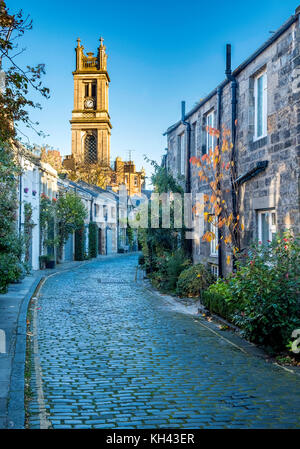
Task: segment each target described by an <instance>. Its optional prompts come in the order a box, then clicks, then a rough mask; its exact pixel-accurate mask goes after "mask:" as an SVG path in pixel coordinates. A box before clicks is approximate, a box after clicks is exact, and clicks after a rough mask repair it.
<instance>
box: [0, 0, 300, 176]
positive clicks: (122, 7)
mask: <svg viewBox="0 0 300 449" xmlns="http://www.w3.org/2000/svg"><path fill="white" fill-rule="evenodd" d="M6 2H7V6H8V7H9V8H10V11H11V12H15V11H17V10H19V9H23V10H24V13H29V14H30V15H31V18H32V19H33V30H32V31H30V32H28V33H27V34H26V35H25V36H24V37H23V38H22V44H21V46H22V47H26V48H27V51H26V53H23V54H22V55H21V56H20V57H19V62H20V63H25V64H30V65H34V64H38V63H45V64H46V71H47V75H46V77H45V79H44V82H45V85H47V86H48V87H49V88H50V89H51V99H50V100H47V101H41V103H42V106H43V110H42V111H39V112H34V113H33V114H32V118H33V119H34V120H39V122H40V128H41V129H43V131H45V132H46V133H47V134H49V136H48V137H47V138H46V139H41V138H39V137H38V136H36V135H34V134H32V133H31V132H29V131H28V130H26V134H27V136H28V138H29V139H30V141H31V143H33V142H36V143H38V144H44V143H48V144H49V145H50V146H52V147H54V148H57V149H60V151H61V153H62V154H64V155H65V154H70V153H71V133H70V124H69V120H70V118H71V111H72V108H73V79H72V71H73V70H74V64H75V51H74V48H75V46H76V39H77V38H78V37H80V38H81V41H82V44H83V45H84V47H85V51H94V52H95V51H96V49H97V47H98V45H99V38H100V36H103V37H104V44H105V45H106V48H107V53H108V72H109V75H110V78H111V84H110V97H109V98H110V115H111V121H112V125H113V129H112V137H111V158H114V157H116V156H121V157H123V159H126V158H128V150H133V153H132V156H133V159H134V160H135V161H136V164H137V168H140V167H141V166H142V165H144V166H145V167H146V170H147V174H150V169H148V168H149V166H148V165H147V164H146V163H145V161H144V160H143V155H144V154H146V155H147V156H148V157H150V158H151V159H156V160H157V161H159V160H160V158H161V155H162V154H163V153H164V148H165V147H166V138H165V137H164V136H163V135H162V133H163V132H164V131H165V130H166V128H167V127H168V126H170V125H171V124H173V123H174V122H176V121H177V120H178V119H179V118H180V102H181V100H185V101H186V103H187V110H189V109H191V108H192V107H193V106H194V104H195V103H196V102H197V101H199V99H200V98H203V97H204V96H205V95H206V94H208V93H209V92H210V91H211V90H212V89H213V88H214V87H216V85H217V84H218V83H219V82H221V81H222V80H223V79H224V65H225V46H226V43H231V44H232V49H233V54H232V66H233V68H234V67H237V66H238V65H239V64H240V63H241V62H242V61H243V60H244V59H246V58H247V57H248V56H249V55H250V54H251V53H252V52H253V51H255V50H256V48H257V47H259V46H260V45H261V44H262V43H263V42H264V41H265V40H267V39H268V38H269V37H270V31H274V30H276V29H277V28H278V27H280V26H281V25H282V23H283V22H285V21H286V20H287V19H288V18H289V17H290V16H291V15H292V14H294V11H295V9H296V7H297V6H298V2H297V1H292V0H284V1H283V0H251V1H233V0H227V1H218V0H214V1H213V2H208V1H202V0H201V1H200V0H198V1H197V0H190V1H189V2H187V3H185V2H182V1H177V0H172V1H170V0H160V1H158V0H151V1H144V0H140V1H136V0H128V1H122V0H107V1H104V0H102V1H99V0H97V1H95V0H85V1H84V2H82V0H80V1H78V0H72V1H71V0H63V1H56V0H52V1H45V2H42V1H41V0H30V1H29V2H25V1H24V0H23V1H21V0H11V1H10V0H7V1H6ZM39 100H41V99H40V98H39Z"/></svg>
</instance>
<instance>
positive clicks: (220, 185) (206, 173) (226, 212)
mask: <svg viewBox="0 0 300 449" xmlns="http://www.w3.org/2000/svg"><path fill="white" fill-rule="evenodd" d="M206 131H207V132H208V133H209V134H210V135H211V136H213V139H212V141H213V142H214V141H216V142H217V145H215V146H214V144H213V145H212V148H208V152H207V153H206V154H204V155H203V156H202V157H200V158H199V157H195V156H193V157H191V159H190V163H191V164H192V165H193V166H195V167H196V168H197V169H198V176H199V179H200V181H201V183H202V186H203V187H206V186H207V191H209V193H205V194H204V195H203V203H202V204H199V203H196V204H195V206H194V208H193V212H194V213H195V214H201V213H203V214H204V219H205V221H206V222H209V223H212V224H213V227H212V228H213V229H215V232H213V231H212V230H207V231H206V232H205V234H204V235H203V237H202V240H203V241H206V242H211V241H212V240H214V239H216V238H217V232H218V230H220V240H219V241H218V244H217V246H216V249H218V247H219V245H220V244H221V241H223V242H224V243H225V245H226V248H228V249H229V250H230V252H231V253H232V255H233V257H234V258H235V257H236V255H237V253H238V252H239V251H240V236H241V232H242V231H243V230H244V226H243V224H242V222H241V217H240V215H239V213H237V210H238V204H239V188H238V184H237V183H236V181H235V180H236V167H235V161H234V157H233V143H232V140H231V132H230V130H228V129H227V128H226V127H225V126H224V125H223V126H222V130H221V131H220V130H218V129H216V128H212V127H207V128H206ZM233 196H235V201H236V204H237V207H235V208H234V207H233ZM230 262H231V256H230V255H228V256H227V264H228V265H229V264H230Z"/></svg>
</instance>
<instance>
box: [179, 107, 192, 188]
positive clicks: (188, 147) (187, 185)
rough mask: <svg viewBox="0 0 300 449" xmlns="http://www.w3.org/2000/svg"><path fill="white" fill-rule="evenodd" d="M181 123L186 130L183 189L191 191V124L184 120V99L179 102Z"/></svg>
mask: <svg viewBox="0 0 300 449" xmlns="http://www.w3.org/2000/svg"><path fill="white" fill-rule="evenodd" d="M181 123H182V124H183V125H185V127H186V131H187V139H186V141H187V144H186V160H187V171H186V183H185V190H186V192H187V193H190V191H191V164H190V158H191V125H190V123H189V122H186V121H185V101H182V102H181Z"/></svg>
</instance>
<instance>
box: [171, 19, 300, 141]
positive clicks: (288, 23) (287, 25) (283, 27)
mask: <svg viewBox="0 0 300 449" xmlns="http://www.w3.org/2000/svg"><path fill="white" fill-rule="evenodd" d="M298 15H299V13H298V14H293V15H292V16H291V17H290V18H289V19H288V20H287V21H286V22H284V24H283V25H281V27H280V28H279V29H278V30H277V31H275V33H274V34H273V35H272V36H271V37H270V38H269V39H268V40H267V41H266V42H264V44H263V45H261V46H260V47H259V48H258V49H257V50H256V51H255V52H254V53H252V55H251V56H249V58H247V59H246V60H245V61H244V62H242V63H241V64H240V65H239V66H238V67H237V68H236V69H235V70H234V71H233V72H232V75H233V76H236V75H238V74H239V73H240V72H241V71H242V70H244V68H245V67H247V65H249V64H250V63H251V62H253V61H254V59H256V58H257V57H258V56H259V55H260V54H261V53H262V52H263V51H265V50H266V49H267V48H268V47H269V46H270V45H272V44H273V43H274V42H275V41H276V40H277V39H278V38H279V37H280V36H281V35H282V34H283V33H285V31H286V30H288V29H289V28H290V26H291V25H293V24H294V23H295V22H296V21H297V20H298ZM229 82H230V81H229V80H228V79H225V80H224V81H222V82H221V83H220V84H219V85H218V86H217V87H216V88H215V89H214V90H213V91H211V92H210V93H209V94H208V95H207V96H206V97H205V98H203V100H201V101H200V102H199V103H198V104H197V105H196V106H194V107H193V108H192V109H191V110H190V111H189V112H188V113H187V114H186V115H185V116H184V119H185V120H186V119H188V118H189V117H190V116H191V115H193V114H194V113H195V112H196V111H197V110H198V109H200V108H201V106H203V105H204V104H205V103H206V102H207V101H209V100H210V99H211V98H212V97H213V96H214V95H216V94H217V91H218V89H220V88H221V89H222V88H224V87H225V86H226V85H227V84H228V83H229ZM180 124H181V120H179V121H178V122H176V123H175V124H174V125H172V126H170V127H169V128H168V129H167V130H166V131H165V132H164V133H163V136H165V135H167V134H170V132H172V131H174V129H176V128H177V127H178V126H179V125H180Z"/></svg>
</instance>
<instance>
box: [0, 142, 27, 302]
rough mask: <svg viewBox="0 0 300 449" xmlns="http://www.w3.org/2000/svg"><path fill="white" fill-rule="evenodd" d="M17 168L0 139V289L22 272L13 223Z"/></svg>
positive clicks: (20, 251)
mask: <svg viewBox="0 0 300 449" xmlns="http://www.w3.org/2000/svg"><path fill="white" fill-rule="evenodd" d="M19 173H20V171H19V167H18V166H16V165H15V163H14V160H13V159H12V157H11V151H10V147H9V145H8V144H7V143H3V142H1V141H0V292H1V293H4V292H5V291H6V289H7V285H8V284H9V283H10V282H12V281H17V280H18V279H19V278H20V277H21V275H22V274H23V271H24V270H23V269H22V264H21V254H22V240H21V238H20V237H19V236H18V229H17V225H16V218H17V210H16V204H17V201H18V197H17V185H18V175H19Z"/></svg>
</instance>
